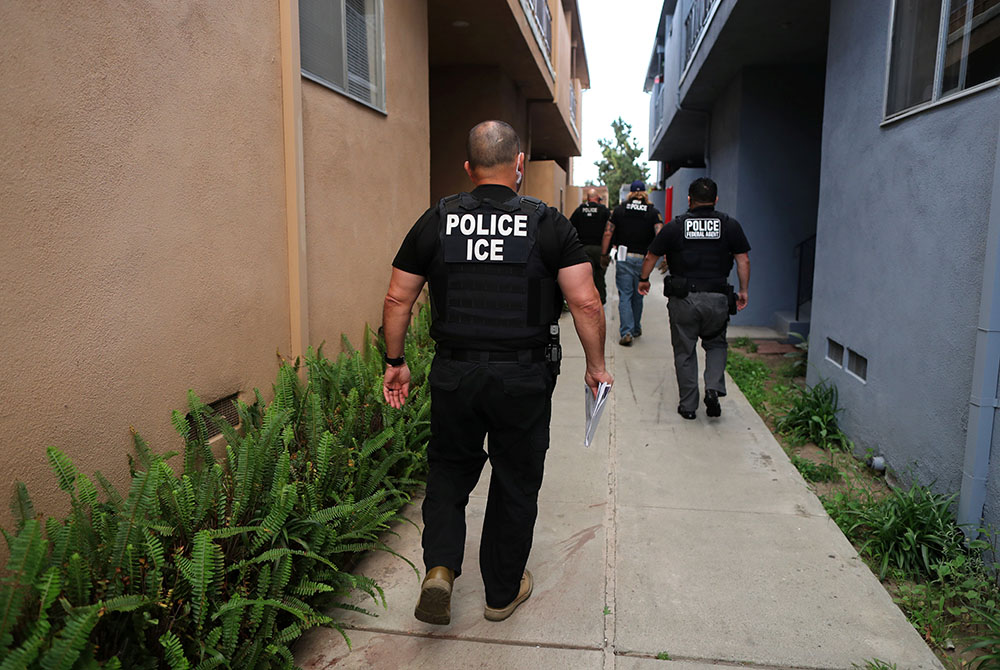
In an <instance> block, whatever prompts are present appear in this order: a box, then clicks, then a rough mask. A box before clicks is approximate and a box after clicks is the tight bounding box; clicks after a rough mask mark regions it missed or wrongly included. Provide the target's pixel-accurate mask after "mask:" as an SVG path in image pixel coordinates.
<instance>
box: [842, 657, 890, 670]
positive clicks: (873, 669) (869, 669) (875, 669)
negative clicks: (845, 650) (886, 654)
mask: <svg viewBox="0 0 1000 670" xmlns="http://www.w3.org/2000/svg"><path fill="white" fill-rule="evenodd" d="M851 667H852V668H855V670H896V664H895V663H891V664H890V663H886V662H885V661H882V660H879V659H877V658H873V659H871V660H870V661H865V662H864V664H863V665H858V664H857V663H852V664H851Z"/></svg>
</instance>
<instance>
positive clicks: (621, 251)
mask: <svg viewBox="0 0 1000 670" xmlns="http://www.w3.org/2000/svg"><path fill="white" fill-rule="evenodd" d="M627 255H628V247H626V246H625V245H624V244H619V245H618V253H617V255H616V256H615V260H619V261H623V260H625V257H626V256H627Z"/></svg>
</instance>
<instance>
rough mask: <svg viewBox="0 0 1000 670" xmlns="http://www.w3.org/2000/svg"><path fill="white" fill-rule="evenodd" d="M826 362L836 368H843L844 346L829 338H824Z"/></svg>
mask: <svg viewBox="0 0 1000 670" xmlns="http://www.w3.org/2000/svg"><path fill="white" fill-rule="evenodd" d="M826 360H828V361H830V362H831V363H833V364H834V365H836V366H837V367H838V368H841V367H844V345H843V344H841V343H840V342H837V341H836V340H831V339H830V338H829V337H828V338H826Z"/></svg>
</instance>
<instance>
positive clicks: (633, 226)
mask: <svg viewBox="0 0 1000 670" xmlns="http://www.w3.org/2000/svg"><path fill="white" fill-rule="evenodd" d="M660 219H661V217H660V211H659V210H658V209H656V207H654V206H653V204H652V203H649V204H646V203H644V202H643V201H642V200H639V199H638V198H636V199H635V200H630V201H628V202H627V203H626V204H624V205H618V206H617V207H615V211H614V213H613V214H612V215H611V223H612V224H613V225H614V227H615V232H614V234H613V235H612V236H611V244H613V245H615V246H620V245H622V244H624V245H625V246H626V247H628V251H629V253H636V254H645V253H646V248H647V247H648V246H649V243H650V242H652V241H653V237H654V236H655V235H656V228H655V226H656V224H658V223H659V222H660Z"/></svg>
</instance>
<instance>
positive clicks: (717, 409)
mask: <svg viewBox="0 0 1000 670" xmlns="http://www.w3.org/2000/svg"><path fill="white" fill-rule="evenodd" d="M705 414H707V415H708V416H722V406H721V405H719V392H718V391H712V390H709V391H705Z"/></svg>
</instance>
